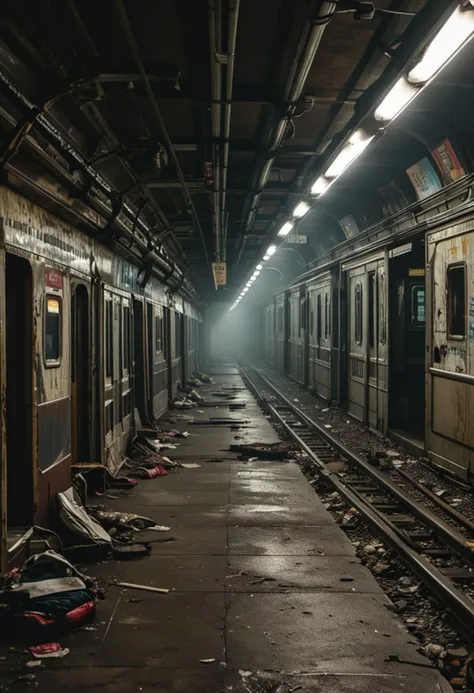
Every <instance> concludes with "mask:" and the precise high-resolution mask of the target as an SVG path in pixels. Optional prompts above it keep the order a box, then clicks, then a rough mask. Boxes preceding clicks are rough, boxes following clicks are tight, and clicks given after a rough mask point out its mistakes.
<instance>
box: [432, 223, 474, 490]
mask: <svg viewBox="0 0 474 693" xmlns="http://www.w3.org/2000/svg"><path fill="white" fill-rule="evenodd" d="M473 225H474V224H473V221H469V222H466V223H463V224H458V225H456V226H453V227H451V228H445V229H442V230H440V231H437V232H435V233H432V234H430V235H429V236H428V244H427V275H426V279H427V297H428V300H427V321H428V322H427V324H430V322H431V324H432V330H428V332H427V342H428V345H427V347H428V348H427V351H428V369H427V376H426V378H427V380H426V388H427V402H428V407H427V416H426V431H425V438H426V447H427V450H428V453H429V454H430V456H431V457H432V458H434V459H435V461H436V462H437V463H438V464H441V465H442V466H443V467H446V468H448V469H450V470H451V471H454V472H455V473H457V474H460V475H461V476H464V477H466V478H467V477H469V476H470V475H472V472H473V464H474V429H473V427H472V424H471V422H472V416H473V415H474V271H473V267H472V256H473V253H474V231H472V227H473ZM453 273H458V280H459V281H458V286H457V289H456V288H455V287H454V286H453V285H452V284H451V278H452V277H453ZM456 313H457V314H458V318H457V319H456V320H455V321H456V323H457V324H456V325H454V323H453V320H454V319H455V317H454V316H455V315H456Z"/></svg>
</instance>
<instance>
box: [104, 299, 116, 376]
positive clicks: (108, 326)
mask: <svg viewBox="0 0 474 693" xmlns="http://www.w3.org/2000/svg"><path fill="white" fill-rule="evenodd" d="M113 329H114V326H113V320H112V301H106V302H105V375H106V377H107V378H111V377H112V369H113V365H112V364H113V358H114V357H113Z"/></svg>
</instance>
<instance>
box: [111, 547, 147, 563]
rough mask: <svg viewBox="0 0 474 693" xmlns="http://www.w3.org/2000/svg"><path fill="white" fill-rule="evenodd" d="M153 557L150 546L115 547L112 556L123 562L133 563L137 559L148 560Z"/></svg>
mask: <svg viewBox="0 0 474 693" xmlns="http://www.w3.org/2000/svg"><path fill="white" fill-rule="evenodd" d="M150 555H151V546H150V544H145V543H142V544H124V545H123V546H120V545H115V546H114V547H113V549H112V556H113V557H114V558H116V559H118V560H121V561H124V560H125V561H127V560H128V561H132V560H135V559H136V558H148V556H150Z"/></svg>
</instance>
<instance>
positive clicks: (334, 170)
mask: <svg viewBox="0 0 474 693" xmlns="http://www.w3.org/2000/svg"><path fill="white" fill-rule="evenodd" d="M373 138H374V136H373V135H372V136H371V135H368V134H367V133H366V132H365V131H364V130H356V131H355V132H354V133H353V134H352V135H351V136H350V137H349V140H348V141H347V143H346V144H345V145H344V147H343V148H342V150H341V151H340V152H339V154H338V155H337V156H336V158H335V159H334V161H333V162H332V164H331V165H330V166H329V168H328V169H327V171H326V172H325V174H324V175H325V177H326V178H337V176H340V175H341V173H342V172H343V171H345V170H346V168H348V166H350V165H351V164H352V162H353V161H354V160H355V159H357V157H358V156H359V155H360V154H362V152H363V151H364V149H365V148H366V147H367V146H368V145H369V144H370V142H371V141H372V140H373Z"/></svg>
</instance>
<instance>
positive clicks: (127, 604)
mask: <svg viewBox="0 0 474 693" xmlns="http://www.w3.org/2000/svg"><path fill="white" fill-rule="evenodd" d="M215 380H216V381H217V382H216V385H213V386H211V387H210V388H208V389H209V391H216V389H218V387H219V386H220V385H229V384H237V385H239V386H242V381H241V380H240V377H239V376H238V375H237V374H235V373H234V374H233V375H219V376H216V377H215ZM205 389H206V388H203V390H205ZM203 394H205V393H203ZM238 395H239V399H245V401H246V402H247V407H246V409H245V410H243V411H244V412H245V417H244V416H243V414H242V412H239V413H238V414H237V416H238V417H239V418H249V419H250V420H251V421H252V426H253V428H252V429H243V430H241V431H239V432H238V435H239V436H242V439H240V440H239V441H237V442H239V443H244V442H252V441H255V442H256V441H259V442H262V441H263V442H269V443H270V442H276V441H277V437H276V434H275V431H274V430H273V428H272V426H271V425H270V423H269V422H268V421H267V419H266V418H265V417H264V416H263V415H262V414H261V412H260V410H259V409H258V406H257V404H256V402H255V400H254V399H253V397H252V396H251V395H250V394H249V393H248V392H239V393H238ZM205 396H206V395H205ZM210 411H213V412H217V413H216V414H215V415H216V416H217V415H219V416H229V410H228V408H225V407H218V408H217V409H210V408H206V409H204V414H198V413H196V411H195V410H191V411H187V412H186V414H187V415H192V416H196V417H203V418H208V417H209V415H210V414H209V412H210ZM230 415H231V416H234V415H236V413H234V414H232V413H231V414H230ZM172 427H175V428H179V429H181V430H188V431H190V432H192V434H193V435H192V436H190V438H188V439H186V440H180V441H179V442H180V446H179V448H178V449H177V450H172V451H170V453H169V455H170V456H171V457H174V456H176V457H179V458H182V457H183V456H184V457H186V458H189V460H191V459H193V457H194V459H195V460H196V461H198V463H199V464H201V465H202V466H201V467H200V468H198V469H179V470H176V471H173V472H171V473H170V474H169V476H167V477H162V478H158V479H155V480H150V481H141V482H140V483H139V486H138V488H137V489H136V490H135V491H134V492H133V493H132V494H122V495H120V496H119V497H118V498H117V499H115V500H110V501H108V500H107V501H106V503H107V506H108V507H110V508H111V509H114V510H123V511H129V512H137V513H140V514H143V515H146V516H148V517H151V518H152V519H154V520H155V521H156V522H157V523H158V524H165V525H169V526H170V527H171V531H170V532H167V533H157V532H152V531H145V532H142V533H140V534H139V535H138V536H137V539H139V540H140V541H146V540H150V541H154V542H155V543H154V544H153V553H152V556H151V557H150V558H148V559H141V560H138V561H133V562H122V563H120V562H117V561H109V562H105V563H102V564H99V565H96V566H90V567H89V568H88V569H87V571H88V573H89V574H91V575H94V576H96V577H98V578H100V580H101V582H102V583H104V582H108V581H113V580H121V581H127V582H132V583H140V584H145V585H150V586H155V587H166V588H169V589H170V590H171V591H170V593H169V594H166V595H162V594H151V593H147V592H139V591H136V590H130V589H129V590H124V589H122V588H118V587H111V588H110V589H109V591H108V592H107V596H106V600H105V601H103V602H100V603H99V604H98V608H97V619H96V622H95V624H94V626H93V627H94V630H89V629H88V630H84V629H83V630H81V631H78V632H76V633H73V634H71V635H70V636H68V637H67V638H65V639H64V642H63V643H62V644H63V645H64V646H66V647H68V648H69V649H70V654H69V655H68V656H67V657H65V658H64V659H63V660H51V661H50V662H48V663H47V664H46V667H47V668H46V669H35V670H34V671H35V674H36V675H37V682H38V683H39V688H40V690H44V689H48V691H49V693H56V691H58V692H59V691H61V692H63V691H65V690H67V691H72V692H74V693H75V692H76V691H77V692H79V691H84V690H87V691H95V690H99V689H100V690H101V691H102V692H103V693H112V692H114V693H122V692H123V693H129V692H131V691H143V692H144V693H148V692H151V691H153V692H157V691H158V692H162V693H165V692H166V693H185V692H186V693H225V692H226V691H233V692H234V693H290V691H296V690H301V691H303V692H305V691H306V692H313V691H314V692H316V691H318V692H320V693H336V692H337V693H349V692H359V691H361V692H362V691H363V692H364V693H366V692H367V691H370V692H372V691H373V692H374V693H377V692H378V693H395V691H397V692H398V691H410V693H441V692H442V693H448V691H450V690H451V689H450V687H449V685H448V684H447V683H446V682H445V681H444V680H443V679H442V678H441V676H440V675H439V674H438V673H437V672H436V671H433V670H430V669H420V668H417V667H416V666H413V665H404V664H399V663H389V662H386V661H385V659H386V658H387V657H388V655H392V654H395V655H398V656H399V657H400V658H402V659H407V660H410V661H414V662H418V663H426V662H427V660H426V659H424V658H422V657H421V656H420V655H419V654H418V653H417V652H416V645H415V643H414V642H413V641H412V638H411V636H410V635H409V633H408V632H407V631H406V630H405V628H404V626H403V624H402V622H401V621H400V620H399V619H398V618H397V617H396V615H394V614H393V613H392V612H391V611H389V610H388V609H387V608H386V607H387V605H388V604H389V601H388V599H387V598H386V597H385V596H384V595H383V594H382V593H381V591H380V588H379V586H378V584H377V583H376V581H375V580H374V578H373V577H372V575H371V574H370V573H369V571H368V570H366V569H365V568H364V567H363V566H361V565H360V563H359V562H358V561H357V559H356V558H355V556H354V550H353V547H352V545H351V543H350V542H349V540H348V539H347V537H346V535H345V534H344V533H343V532H342V531H341V530H340V529H339V528H338V527H337V526H336V525H335V524H334V522H333V520H332V518H331V517H330V515H329V514H328V513H327V512H326V510H325V509H324V507H323V505H322V503H321V501H320V500H319V499H318V497H317V496H316V494H314V493H313V491H312V489H311V488H310V486H309V485H308V484H307V482H306V480H305V478H304V477H303V475H302V473H301V472H300V470H299V468H298V467H297V466H296V465H295V464H293V463H286V462H283V463H282V462H265V461H257V462H245V461H238V460H237V456H236V455H233V456H232V455H230V454H229V451H228V447H229V444H230V443H232V442H235V441H234V436H235V435H236V432H235V431H232V430H231V429H230V428H229V427H215V428H208V427H204V428H202V427H199V426H195V427H192V426H190V425H189V422H187V421H185V420H179V419H178V420H177V421H175V422H173V423H172ZM207 455H209V456H210V458H213V459H220V458H221V459H223V461H222V462H220V463H216V462H208V461H206V459H205V457H206V456H207ZM203 458H204V459H203ZM26 658H29V656H27V657H26ZM205 659H212V660H214V661H212V662H208V663H206V662H202V661H201V660H205ZM10 678H11V677H10ZM7 679H8V672H7ZM8 683H9V684H10V690H17V689H18V690H24V684H22V683H20V682H17V681H16V680H15V681H8Z"/></svg>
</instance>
